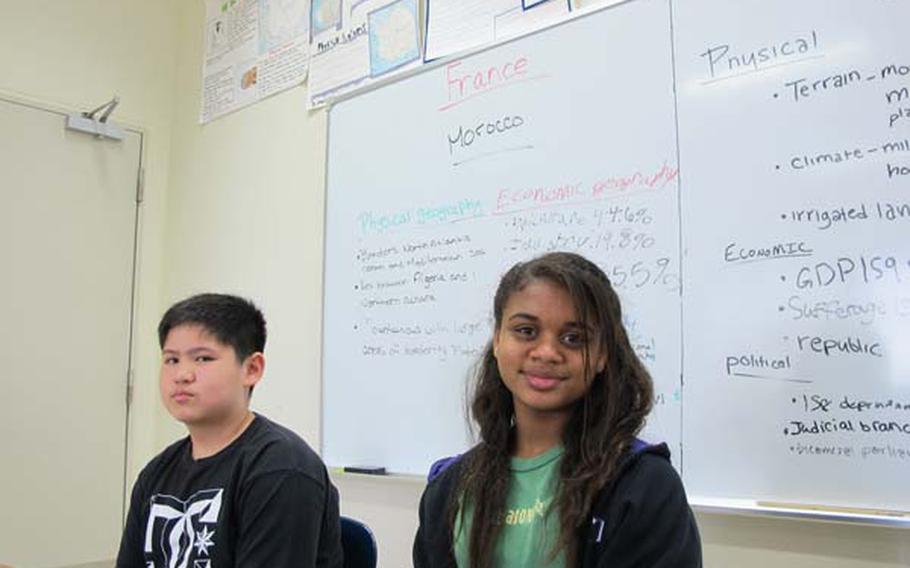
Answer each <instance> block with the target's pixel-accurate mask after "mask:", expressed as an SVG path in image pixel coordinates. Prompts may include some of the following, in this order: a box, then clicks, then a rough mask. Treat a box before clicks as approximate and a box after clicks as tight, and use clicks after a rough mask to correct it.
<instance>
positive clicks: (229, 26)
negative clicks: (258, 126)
mask: <svg viewBox="0 0 910 568" xmlns="http://www.w3.org/2000/svg"><path fill="white" fill-rule="evenodd" d="M309 5H310V1H309V0H206V5H205V7H206V18H205V61H204V62H203V66H202V84H203V87H202V109H201V111H200V116H199V121H200V122H201V123H202V124H205V123H206V122H209V121H211V120H214V119H216V118H218V117H220V116H223V115H225V114H227V113H229V112H232V111H234V110H237V109H238V108H242V107H245V106H247V105H249V104H252V103H255V102H257V101H259V100H261V99H263V98H265V97H267V96H269V95H273V94H275V93H278V92H280V91H283V90H285V89H288V88H290V87H293V86H295V85H299V84H300V83H301V82H303V80H304V79H305V78H306V74H307V65H308V63H309V27H310V26H309V24H310V22H309Z"/></svg>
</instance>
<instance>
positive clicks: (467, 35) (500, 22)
mask: <svg viewBox="0 0 910 568" xmlns="http://www.w3.org/2000/svg"><path fill="white" fill-rule="evenodd" d="M570 11H571V7H570V5H569V0H427V48H426V53H425V54H424V61H432V60H434V59H438V58H440V57H444V56H446V55H450V54H453V53H458V52H460V51H464V50H466V49H471V48H473V47H478V46H481V45H483V44H485V43H490V42H493V41H496V40H502V39H508V38H510V37H515V36H518V35H521V34H524V33H527V32H531V31H534V30H538V29H540V28H542V27H544V26H546V25H548V24H551V23H553V22H557V21H559V20H560V19H562V18H564V17H565V16H566V15H568V13H569V12H570Z"/></svg>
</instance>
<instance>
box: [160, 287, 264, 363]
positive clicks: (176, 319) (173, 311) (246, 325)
mask: <svg viewBox="0 0 910 568" xmlns="http://www.w3.org/2000/svg"><path fill="white" fill-rule="evenodd" d="M185 324H195V325H201V326H202V327H203V328H205V329H206V331H208V332H209V333H211V334H212V335H213V336H215V338H216V339H217V340H218V341H220V342H221V343H223V344H225V345H229V346H230V347H232V348H233V349H234V354H235V355H236V356H237V361H238V362H241V363H242V362H243V361H245V360H246V358H247V357H249V356H250V355H252V354H253V353H256V352H261V351H264V350H265V336H266V332H265V318H264V317H263V315H262V312H260V311H259V308H257V307H256V306H255V304H253V302H251V301H249V300H247V299H244V298H240V297H238V296H231V295H230V294H197V295H195V296H190V297H189V298H187V299H185V300H181V301H179V302H177V303H176V304H174V305H173V306H171V307H170V308H169V309H168V311H166V312H165V313H164V315H163V316H162V317H161V322H160V323H159V324H158V344H159V346H160V347H161V348H164V342H165V340H167V335H168V333H170V332H171V330H172V329H173V328H175V327H177V326H179V325H185Z"/></svg>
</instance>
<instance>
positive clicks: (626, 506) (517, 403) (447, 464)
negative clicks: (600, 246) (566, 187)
mask: <svg viewBox="0 0 910 568" xmlns="http://www.w3.org/2000/svg"><path fill="white" fill-rule="evenodd" d="M493 315H494V320H495V329H494V333H493V339H492V341H491V342H490V344H489V345H488V346H487V348H486V350H485V351H484V354H483V356H482V358H481V360H480V361H479V363H478V367H477V372H476V383H475V385H474V392H473V400H472V402H471V412H472V415H473V417H474V420H475V421H476V422H477V424H478V425H479V428H480V443H479V444H478V445H477V446H475V447H474V448H473V449H471V450H470V451H468V452H467V453H466V454H464V455H462V456H459V457H456V458H450V459H447V460H440V461H439V462H437V463H436V464H434V466H433V468H432V469H431V473H430V482H429V484H428V485H427V488H426V490H425V491H424V494H423V497H422V499H421V503H420V527H419V529H418V531H417V536H416V539H415V541H414V566H415V567H416V568H430V567H437V566H440V567H452V566H458V567H459V568H467V567H473V568H493V567H508V568H513V567H514V568H518V567H532V566H533V567H544V566H546V567H564V566H582V567H604V568H623V567H632V566H636V567H649V568H651V567H657V568H664V567H679V568H689V567H698V566H701V543H700V541H699V536H698V529H697V527H696V525H695V519H694V516H693V514H692V511H691V510H690V509H689V505H688V503H687V501H686V495H685V491H684V490H683V487H682V483H681V482H680V479H679V476H678V475H677V474H676V471H675V470H674V469H673V467H672V466H671V465H670V461H669V450H668V449H667V446H666V444H660V445H657V446H649V445H647V444H645V443H643V442H641V441H640V440H637V439H636V438H635V435H636V434H637V433H638V431H639V430H640V429H641V428H642V426H643V425H644V422H645V417H646V416H647V414H648V412H649V411H650V410H651V404H652V395H653V392H652V391H653V388H652V384H651V377H650V376H649V375H648V372H647V370H645V368H644V366H643V365H642V364H641V361H639V359H638V357H637V356H636V355H635V352H634V351H633V350H632V346H631V345H630V344H629V338H628V337H627V335H626V331H625V328H624V327H623V325H622V313H621V309H620V305H619V299H618V297H617V296H616V293H615V292H614V291H613V288H612V287H611V286H610V281H609V279H608V278H607V276H606V275H605V274H604V273H603V271H601V270H600V269H599V268H598V267H597V266H596V265H595V264H593V263H592V262H590V261H588V260H586V259H585V258H583V257H581V256H579V255H576V254H571V253H550V254H546V255H544V256H541V257H538V258H536V259H534V260H531V261H530V262H527V263H519V264H516V265H515V266H513V267H512V268H511V269H510V270H509V271H508V272H507V273H506V274H505V276H503V278H502V280H501V281H500V283H499V288H498V289H497V291H496V296H495V298H494V300H493Z"/></svg>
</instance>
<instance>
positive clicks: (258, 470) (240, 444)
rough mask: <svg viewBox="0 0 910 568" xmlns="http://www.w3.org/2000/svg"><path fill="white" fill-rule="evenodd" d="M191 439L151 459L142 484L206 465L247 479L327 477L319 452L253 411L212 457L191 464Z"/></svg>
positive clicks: (141, 477)
mask: <svg viewBox="0 0 910 568" xmlns="http://www.w3.org/2000/svg"><path fill="white" fill-rule="evenodd" d="M191 453H192V442H191V441H190V437H189V436H185V437H183V438H181V439H179V440H177V441H176V442H173V443H172V444H171V445H169V446H168V447H166V448H165V449H164V450H162V451H161V452H160V453H159V454H158V455H156V456H155V457H154V458H152V459H151V460H150V461H149V462H148V464H146V466H145V467H144V468H143V469H142V472H141V473H140V474H139V478H138V481H139V482H140V483H142V484H144V485H145V484H153V483H155V481H156V480H157V479H160V478H161V477H164V476H165V475H166V474H168V473H169V472H171V471H172V470H174V469H176V468H187V469H190V468H197V467H203V465H202V463H203V461H204V462H207V463H206V465H205V467H208V468H210V469H228V470H235V471H241V472H242V477H244V478H249V477H252V476H259V475H263V474H270V473H280V472H296V473H300V474H303V475H304V476H306V477H309V478H311V479H312V480H313V481H315V482H317V483H318V484H320V485H322V484H323V483H324V482H325V480H326V479H327V472H326V469H325V465H324V464H323V462H322V459H321V458H320V457H319V455H318V454H317V453H316V452H315V451H314V450H313V449H312V448H311V447H310V446H309V444H307V443H306V441H304V440H303V438H301V437H300V436H299V435H297V434H296V433H295V432H293V431H292V430H290V429H289V428H286V427H284V426H282V425H280V424H278V423H276V422H273V421H271V420H269V419H268V418H266V417H265V416H262V415H261V414H256V419H255V420H253V422H252V423H251V424H250V425H249V427H248V428H247V429H246V431H244V432H243V434H241V435H240V437H239V438H237V439H236V440H234V441H233V442H231V444H230V445H229V446H228V447H226V448H225V449H223V450H221V452H219V453H218V454H216V455H215V456H213V457H211V458H205V460H203V461H200V462H196V463H195V464H193V463H192V458H191V457H190V456H191Z"/></svg>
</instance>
